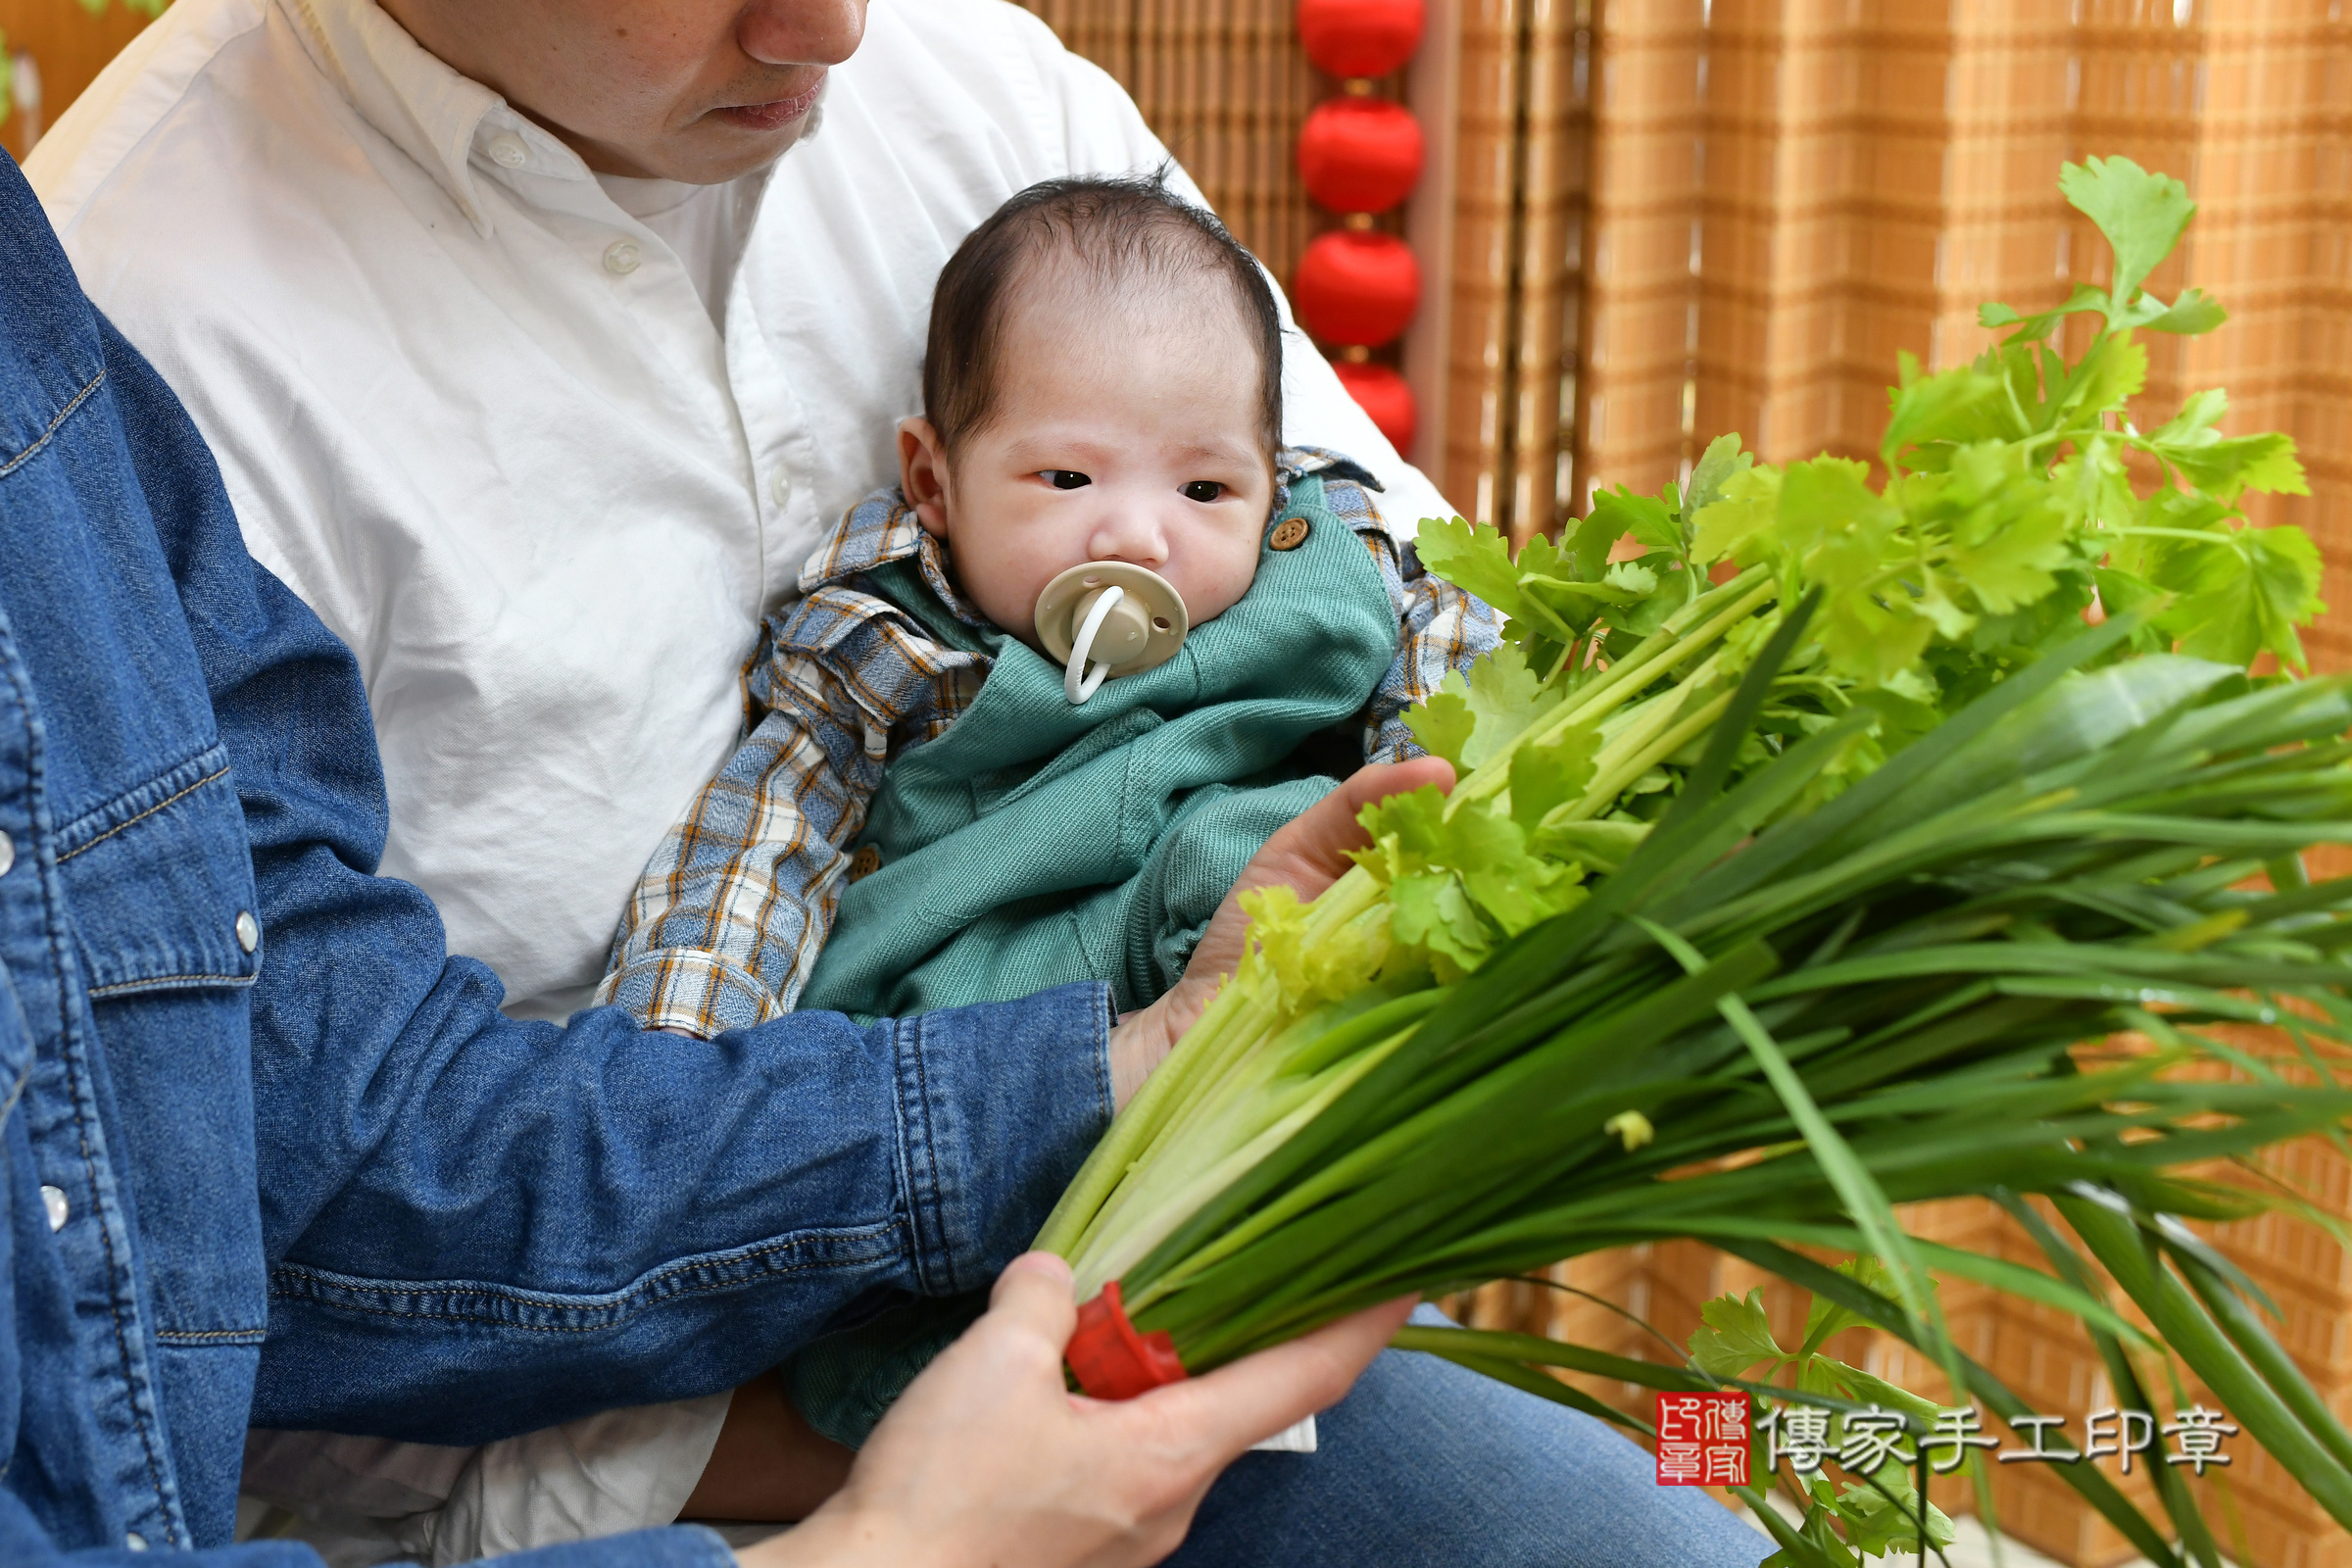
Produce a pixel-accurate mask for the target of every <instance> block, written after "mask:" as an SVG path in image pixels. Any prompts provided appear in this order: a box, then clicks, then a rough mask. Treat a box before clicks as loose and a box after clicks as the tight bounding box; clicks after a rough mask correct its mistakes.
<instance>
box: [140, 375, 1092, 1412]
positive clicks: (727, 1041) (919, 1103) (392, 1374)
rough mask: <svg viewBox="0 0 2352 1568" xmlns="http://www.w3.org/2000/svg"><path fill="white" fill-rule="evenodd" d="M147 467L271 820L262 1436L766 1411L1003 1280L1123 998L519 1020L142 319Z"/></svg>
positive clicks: (1078, 1135)
mask: <svg viewBox="0 0 2352 1568" xmlns="http://www.w3.org/2000/svg"><path fill="white" fill-rule="evenodd" d="M107 351H108V360H109V368H110V373H111V374H113V375H114V376H115V377H116V378H117V386H118V396H126V397H135V398H137V400H138V401H139V402H140V403H141V404H142V405H143V406H144V407H145V408H146V410H147V415H148V417H144V418H141V419H139V420H137V421H134V422H132V423H131V426H130V428H131V435H132V458H133V461H134V463H135V464H136V465H137V466H138V468H139V472H140V478H141V482H142V484H143V486H144V487H145V488H146V490H147V492H148V494H149V497H150V501H151V505H152V510H153V512H154V514H155V515H156V516H157V517H158V518H159V519H162V520H161V521H160V522H159V528H160V529H161V530H162V531H163V533H164V538H163V541H162V542H163V546H164V551H165V554H166V557H167V559H168V561H169V563H170V565H171V569H172V577H173V579H174V581H175V582H176V584H177V586H178V590H179V595H180V599H181V604H182V606H183V608H184V610H185V613H186V616H187V620H188V623H189V625H190V627H191V628H192V629H193V631H194V634H195V643H196V648H197V651H198V658H199V661H200V662H201V664H202V666H203V673H204V678H205V682H206V685H207V688H208V691H209V694H210V697H211V700H212V705H213V710H214V713H215V715H216V718H217V722H218V724H219V730H220V735H221V741H222V743H223V744H224V746H225V748H226V751H227V755H228V760H229V762H230V765H231V767H232V769H233V773H234V777H235V780H236V783H237V788H238V792H239V798H240V800H241V802H242V805H243V810H244V817H245V823H246V827H247V831H248V834H249V836H250V839H251V842H252V851H253V866H254V875H255V881H256V886H257V897H258V899H259V901H260V904H259V909H260V914H261V921H262V928H263V931H264V933H265V947H264V950H263V954H262V956H263V959H264V962H263V965H262V971H261V978H260V981H259V983H258V985H257V986H256V987H255V989H254V992H253V1014H252V1017H253V1058H254V1098H255V1131H256V1137H257V1140H258V1151H257V1152H258V1155H259V1160H258V1163H259V1168H260V1172H261V1175H260V1183H261V1199H262V1218H263V1231H264V1238H263V1240H264V1250H265V1254H266V1257H267V1259H268V1262H269V1265H270V1324H269V1337H268V1340H267V1342H266V1344H265V1347H264V1349H263V1354H262V1364H261V1372H260V1380H259V1387H258V1391H257V1396H256V1401H255V1410H254V1417H253V1419H254V1422H255V1424H256V1425H267V1426H284V1427H308V1428H328V1429H332V1430H337V1431H344V1432H352V1433H361V1434H367V1435H373V1436H384V1437H396V1438H404V1439H409V1440H413V1441H422V1442H432V1443H454V1444H472V1443H480V1442H484V1441H487V1440H490V1439H493V1438H497V1437H501V1436H505V1435H508V1434H512V1433H515V1432H521V1431H526V1430H529V1429H533V1428H537V1427H543V1426H548V1425H552V1424H555V1423H558V1422H562V1421H565V1420H569V1419H571V1418H573V1417H576V1416H579V1415H582V1414H586V1413H588V1412H590V1411H593V1410H598V1409H606V1408H612V1407H614V1406H618V1405H625V1404H641V1403H650V1402H653V1401H655V1400H660V1399H666V1398H677V1397H689V1396H694V1395H699V1394H705V1393H710V1392H712V1391H715V1390H718V1389H722V1388H728V1387H732V1386H733V1385H734V1384H736V1383H738V1382H740V1381H742V1380H743V1379H745V1378H747V1377H749V1376H751V1375H752V1374H754V1373H756V1372H758V1371H759V1370H760V1369H761V1368H763V1367H766V1366H769V1365H771V1364H773V1363H774V1362H775V1361H776V1360H778V1359H779V1358H780V1357H781V1356H782V1355H783V1354H784V1353H785V1352H786V1351H788V1350H790V1349H792V1348H794V1347H796V1346H797V1345H799V1344H800V1343H802V1342H804V1341H806V1340H808V1339H809V1338H811V1337H812V1336H814V1335H815V1334H816V1333H818V1332H819V1331H820V1330H822V1329H824V1328H825V1327H827V1326H829V1325H833V1324H837V1323H838V1322H840V1321H842V1320H844V1319H845V1318H846V1317H848V1316H850V1315H852V1314H856V1313H859V1312H862V1311H865V1310H869V1309H871V1308H873V1307H875V1306H878V1305H879V1304H881V1303H883V1302H884V1301H886V1300H887V1299H891V1298H892V1296H893V1295H894V1294H895V1293H902V1292H906V1293H918V1294H924V1295H940V1294H950V1293H956V1292H961V1291H966V1290H970V1289H972V1288H974V1287H975V1286H978V1285H981V1284H983V1283H985V1282H986V1281H987V1280H988V1279H989V1278H990V1277H992V1276H993V1274H994V1273H995V1272H996V1270H997V1269H999V1268H1000V1267H1002V1265H1003V1264H1004V1263H1005V1261H1006V1260H1007V1259H1008V1258H1010V1257H1011V1256H1012V1255H1013V1254H1014V1253H1016V1252H1018V1251H1019V1250H1021V1249H1022V1248H1023V1247H1024V1246H1025V1245H1026V1244H1027V1242H1028V1240H1029V1238H1030V1237H1031V1236H1032V1235H1033V1234H1034V1233H1035V1231H1036V1229H1037V1227H1038V1225H1039V1224H1040V1223H1042V1221H1043V1219H1044V1217H1045V1214H1046V1212H1047V1210H1048V1208H1049V1207H1050V1206H1051V1205H1052V1203H1053V1201H1054V1198H1055V1197H1056V1196H1057V1195H1058V1194H1059V1192H1060V1189H1061V1188H1062V1187H1063V1185H1065V1183H1066V1182H1067V1180H1068V1179H1069V1177H1070V1176H1071V1174H1073V1173H1074V1171H1075V1170H1076V1167H1077V1164H1078V1162H1079V1161H1080V1160H1081V1159H1083V1157H1084V1155H1085V1152H1086V1151H1087V1150H1088V1148H1090V1147H1091V1146H1092V1144H1093V1143H1094V1141H1095V1140H1096V1138H1097V1137H1099V1136H1100V1134H1101V1131H1102V1129H1103V1126H1104V1125H1105V1123H1106V1122H1107V1120H1108V1117H1109V1114H1110V1110H1111V1102H1110V1090H1109V1079H1108V1068H1107V1059H1106V1055H1105V1052H1106V1044H1107V1032H1108V1028H1109V1023H1110V1018H1109V1012H1108V1002H1107V998H1106V996H1105V994H1104V992H1103V988H1101V987H1099V986H1076V987H1069V988H1065V989H1063V990H1060V991H1055V992H1049V993H1046V994H1043V995H1041V996H1038V997H1034V998H1031V999H1029V1000H1027V1001H1025V1002H1021V1003H1016V1004H1009V1005H1001V1006H993V1007H974V1008H968V1009H959V1010H956V1011H953V1012H943V1013H935V1014H931V1015H928V1016H924V1017H918V1018H910V1019H905V1020H900V1021H894V1022H884V1023H880V1024H876V1025H873V1026H871V1027H860V1026H857V1025H854V1024H852V1023H850V1022H849V1021H848V1020H846V1019H844V1018H842V1017H841V1016H839V1015H837V1014H826V1013H794V1014H791V1015H788V1016H786V1017H784V1018H781V1019H777V1020H774V1021H772V1022H769V1023H766V1024H763V1025H760V1027H758V1028H754V1029H745V1030H735V1031H730V1032H728V1033H725V1034H722V1035H720V1036H718V1037H717V1038H716V1039H713V1040H709V1041H701V1040H690V1039H686V1038H683V1037H680V1036H675V1035H668V1034H660V1033H645V1032H642V1031H640V1030H639V1029H638V1028H637V1027H636V1026H635V1024H633V1023H632V1022H631V1021H630V1019H629V1018H628V1016H627V1014H626V1013H624V1012H622V1011H621V1010H620V1009H618V1008H615V1007H603V1008H597V1009H593V1010H590V1011H587V1012H583V1013H580V1014H578V1015H576V1016H575V1017H574V1018H573V1019H572V1021H571V1022H570V1023H569V1024H568V1025H567V1026H565V1027H563V1028H559V1027H557V1026H555V1025H552V1024H547V1023H534V1022H523V1021H518V1020H515V1019H510V1018H508V1017H506V1016H505V1015H504V1014H503V1013H501V1012H500V1010H499V1004H500V1001H501V997H502V992H501V989H500V986H499V983H498V981H497V979H496V977H495V976H494V975H492V974H491V972H490V971H489V970H488V969H486V968H485V967H484V966H482V965H481V964H479V963H476V962H474V961H472V960H470V959H467V958H464V957H453V956H449V955H448V954H447V953H446V951H445V948H444V945H443V936H442V927H441V922H440V920H439V918H438V916H437V915H436V914H435V912H434V910H433V907H432V905H431V903H430V902H429V901H428V900H427V899H426V898H425V897H424V896H423V895H422V894H421V893H419V892H418V891H417V889H416V888H414V887H412V886H410V885H409V884H407V883H403V882H399V881H396V880H393V879H391V878H387V877H381V876H377V875H375V874H374V872H375V867H376V863H377V858H378V857H379V855H380V854H381V851H382V848H383V844H384V838H385V831H386V821H387V808H386V803H385V794H384V786H383V779H382V775H381V771H380V763H379V762H378V760H377V756H376V750H375V745H374V739H373V732H372V728H371V726H370V721H369V717H368V701H367V695H366V692H365V691H364V690H363V688H362V685H361V681H360V675H359V669H358V665H357V662H356V661H355V660H354V657H353V655H352V653H351V651H350V650H349V649H348V648H346V647H345V646H344V645H343V644H342V643H341V642H340V641H338V640H337V639H336V638H335V637H334V636H333V635H332V634H331V633H330V632H328V631H327V629H326V628H325V626H324V625H323V624H321V623H320V621H319V618H318V617H317V616H316V615H314V614H313V613H311V612H310V610H309V609H308V608H307V607H306V606H304V605H303V604H302V603H301V601H299V600H298V599H296V598H295V597H294V595H293V594H292V593H291V592H290V591H288V590H287V589H286V588H285V587H284V586H283V585H282V584H281V583H279V582H278V581H277V580H276V579H275V578H274V577H272V576H271V575H270V573H269V572H268V571H267V570H265V569H264V568H263V567H261V566H260V565H259V564H256V563H255V562H254V561H253V560H252V559H251V558H250V557H249V556H248V555H247V554H246V552H245V550H244V548H243V545H242V542H241V540H240V537H239V535H238V532H237V525H236V521H235V518H234V517H233V515H231V514H230V511H229V507H228V503H227V500H226V497H225V496H224V494H223V493H222V492H221V486H220V480H219V478H218V475H217V471H216V469H215V468H214V466H213V464H212V461H211V458H210V455H209V454H207V453H206V452H205V451H204V448H203V445H202V442H201V440H200V438H199V437H198V435H197V433H196V430H195V428H194V426H193V425H192V424H191V423H190V422H189V420H188V419H187V417H186V415H185V414H184V413H182V412H181V411H180V410H179V408H178V405H177V403H176V401H175V400H173V399H172V396H171V394H170V393H169V391H168V390H167V389H166V388H164V386H163V385H162V383H161V381H160V379H159V378H158V377H157V376H156V373H155V372H154V370H153V369H152V368H149V367H148V366H147V364H146V363H145V361H144V360H143V359H141V358H140V357H139V355H138V354H137V353H136V351H134V350H132V349H131V348H130V347H129V346H128V345H127V344H126V343H124V342H123V340H122V339H121V338H120V337H118V336H115V335H114V334H113V333H112V332H111V329H110V330H109V333H108V337H107Z"/></svg>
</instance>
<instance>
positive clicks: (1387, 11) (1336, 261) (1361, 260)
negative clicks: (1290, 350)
mask: <svg viewBox="0 0 2352 1568" xmlns="http://www.w3.org/2000/svg"><path fill="white" fill-rule="evenodd" d="M1425 20H1426V19H1425V16H1424V13H1423V0H1299V42H1300V43H1301V44H1302V45H1304V47H1305V49H1306V53H1307V58H1308V59H1310V60H1312V61H1313V62H1314V63H1315V64H1316V65H1317V66H1318V67H1320V68H1322V69H1323V70H1324V71H1327V72H1329V73H1331V74H1333V75H1335V76H1338V77H1341V78H1342V80H1343V83H1344V91H1345V96H1343V97H1340V98H1335V99H1331V100H1329V101H1327V102H1325V103H1323V104H1320V105H1318V106H1316V108H1315V111H1314V113H1312V114H1311V115H1309V116H1308V117H1307V120H1306V124H1305V125H1304V127H1303V128H1302V129H1301V130H1300V132H1299V178H1300V180H1301V181H1302V182H1303V183H1304V184H1305V186H1306V192H1307V194H1308V195H1309V196H1310V197H1312V198H1313V199H1314V200H1315V201H1316V202H1317V203H1318V204H1319V205H1321V206H1323V207H1325V208H1327V209H1329V210H1330V211H1332V212H1335V213H1338V214H1340V215H1342V216H1343V217H1345V218H1346V219H1347V220H1348V225H1347V227H1346V228H1343V229H1339V230H1335V231H1333V232H1331V233H1328V234H1323V235H1319V236H1317V238H1316V239H1315V240H1314V242H1313V243H1312V244H1310V245H1308V246H1307V248H1306V251H1305V253H1304V254H1303V255H1301V256H1300V257H1299V270H1298V271H1297V273H1296V274H1295V275H1294V276H1293V278H1292V280H1291V298H1292V301H1293V303H1294V304H1296V305H1297V307H1298V310H1299V319H1300V320H1301V321H1303V322H1304V323H1305V324H1306V329H1307V330H1308V331H1310V332H1312V333H1313V334H1314V335H1315V336H1316V337H1318V338H1321V339H1322V340H1323V341H1324V342H1326V343H1329V344H1334V345H1336V346H1338V347H1339V348H1341V349H1342V350H1344V351H1345V352H1344V354H1343V356H1342V358H1341V361H1340V363H1339V364H1338V366H1337V367H1335V368H1337V369H1338V371H1339V373H1340V381H1341V384H1342V385H1344V386H1346V387H1347V388H1348V393H1349V395H1351V396H1352V397H1353V398H1354V399H1355V401H1356V402H1357V403H1358V404H1359V405H1361V406H1362V408H1363V409H1364V411H1365V413H1367V414H1368V415H1370V416H1371V417H1372V422H1373V423H1374V424H1376V425H1378V426H1379V427H1380V431H1381V433H1382V434H1383V435H1385V436H1387V437H1388V438H1389V440H1390V442H1391V443H1392V444H1393V445H1395V446H1397V447H1399V448H1402V447H1404V446H1406V445H1408V444H1409V443H1410V442H1411V441H1412V438H1413V427H1414V424H1415V422H1416V411H1415V409H1414V407H1413V394H1412V389H1411V388H1410V387H1408V386H1407V385H1405V382H1404V378H1403V377H1402V376H1400V375H1398V374H1397V372H1396V371H1395V370H1393V369H1391V368H1388V367H1386V366H1380V365H1372V364H1368V363H1366V359H1367V356H1368V353H1369V351H1370V350H1371V349H1373V348H1376V347H1378V346H1380V345H1381V344H1384V343H1388V342H1390V341H1392V340H1394V339H1395V338H1396V337H1397V335H1398V334H1400V333H1402V332H1403V331H1404V329H1405V328H1406V327H1407V326H1409V325H1410V324H1412V319H1413V313H1414V312H1415V311H1416V310H1418V309H1419V308H1420V304H1421V269H1420V266H1419V264H1418V263H1416V262H1415V261H1414V259H1413V253H1412V251H1411V250H1410V249H1409V248H1408V247H1407V246H1406V245H1405V244H1404V242H1403V241H1402V240H1400V239H1398V238H1397V236H1396V235H1394V234H1384V233H1379V232H1376V231H1374V230H1373V228H1372V215H1373V214H1376V213H1385V212H1387V211H1389V210H1390V209H1391V208H1394V207H1395V206H1397V203H1399V202H1401V201H1403V200H1404V199H1405V198H1406V197H1407V196H1409V195H1411V194H1412V189H1413V186H1414V185H1415V184H1416V183H1417V182H1418V181H1419V180H1420V177H1421V165H1422V160H1423V157H1424V147H1423V142H1422V135H1421V126H1420V123H1419V122H1417V121H1415V120H1414V119H1413V117H1412V115H1411V114H1410V113H1409V112H1407V111H1406V110H1405V108H1404V107H1403V106H1402V105H1401V104H1395V103H1390V102H1388V101H1387V100H1385V99H1380V98H1375V97H1373V96H1372V80H1371V78H1373V77H1375V76H1385V75H1387V74H1389V73H1391V72H1393V71H1396V70H1397V68H1399V67H1400V66H1402V65H1403V64H1404V63H1405V62H1406V61H1407V60H1410V59H1411V58H1412V55H1413V51H1414V50H1415V49H1416V48H1418V47H1420V43H1421V28H1422V25H1423V23H1424V21H1425Z"/></svg>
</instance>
